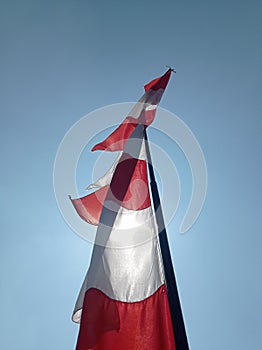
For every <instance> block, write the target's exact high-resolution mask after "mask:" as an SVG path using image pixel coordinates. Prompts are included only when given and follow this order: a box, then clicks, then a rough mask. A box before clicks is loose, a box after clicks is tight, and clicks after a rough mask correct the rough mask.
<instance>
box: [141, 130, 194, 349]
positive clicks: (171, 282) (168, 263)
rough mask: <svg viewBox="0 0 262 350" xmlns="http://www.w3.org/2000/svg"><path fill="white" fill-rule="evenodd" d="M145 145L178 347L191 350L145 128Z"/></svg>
mask: <svg viewBox="0 0 262 350" xmlns="http://www.w3.org/2000/svg"><path fill="white" fill-rule="evenodd" d="M145 145H146V153H147V157H148V170H149V176H150V187H151V193H152V199H153V204H154V210H155V213H156V222H157V225H158V227H159V228H160V229H161V231H160V233H159V244H160V249H161V253H162V258H163V265H164V271H165V279H166V286H167V292H168V301H169V307H170V313H171V318H172V324H173V330H174V336H175V342H176V349H177V350H189V345H188V340H187V335H186V329H185V324H184V319H183V313H182V308H181V304H180V300H179V294H178V289H177V284H176V277H175V273H174V268H173V263H172V259H171V254H170V249H169V244H168V238H167V232H166V229H165V223H164V217H163V212H162V207H161V203H160V197H159V193H158V188H157V183H156V179H155V174H154V168H153V165H152V158H151V154H150V149H149V143H148V138H147V133H146V130H145Z"/></svg>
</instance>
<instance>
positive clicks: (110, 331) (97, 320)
mask: <svg viewBox="0 0 262 350" xmlns="http://www.w3.org/2000/svg"><path fill="white" fill-rule="evenodd" d="M87 349H92V350H112V349H114V350H135V349H139V350H149V349H150V350H176V346H175V340H174V335H173V328H172V322H171V317H170V311H169V305H168V297H167V291H166V286H165V285H162V286H161V287H160V288H159V289H158V290H157V291H156V292H155V293H154V294H153V295H151V296H150V297H149V298H147V299H145V300H143V301H140V302H135V303H123V302H120V301H115V300H112V299H110V298H108V297H107V296H106V295H105V294H103V293H102V292H101V291H99V290H97V289H89V290H88V291H87V292H86V294H85V300H84V304H83V309H82V317H81V324H80V331H79V335H78V340H77V346H76V350H87Z"/></svg>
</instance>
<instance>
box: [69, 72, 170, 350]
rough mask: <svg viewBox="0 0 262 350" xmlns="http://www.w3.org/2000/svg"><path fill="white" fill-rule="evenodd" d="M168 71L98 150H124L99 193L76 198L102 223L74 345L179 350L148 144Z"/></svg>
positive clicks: (83, 211)
mask: <svg viewBox="0 0 262 350" xmlns="http://www.w3.org/2000/svg"><path fill="white" fill-rule="evenodd" d="M170 74H171V69H169V70H168V71H167V72H166V73H165V74H164V75H163V76H161V77H160V78H157V79H155V80H153V81H152V82H150V83H149V84H147V85H145V94H144V95H143V96H142V97H141V99H140V100H139V101H138V103H137V104H136V105H135V107H134V108H133V109H132V110H131V112H130V113H129V115H128V116H127V117H126V118H125V120H124V121H123V123H122V124H120V126H119V127H118V128H117V129H116V130H115V131H114V132H113V133H112V134H110V135H109V136H108V137H107V138H106V139H105V140H104V141H103V142H101V143H99V144H97V145H95V146H94V147H93V150H106V151H119V152H120V153H119V155H118V156H117V158H116V160H115V162H114V164H113V165H112V167H111V168H110V169H109V170H108V172H107V173H106V174H105V175H104V176H103V177H102V178H100V179H99V180H98V181H97V182H96V183H94V184H91V185H90V186H89V187H88V189H92V188H93V189H94V188H95V189H96V190H95V192H93V193H91V194H88V195H87V196H85V197H82V198H76V199H71V201H72V204H73V205H74V207H75V209H76V211H77V213H78V214H79V215H80V217H81V218H82V219H83V220H85V221H87V222H88V223H91V224H94V225H98V227H97V233H96V240H95V245H94V248H93V253H92V257H91V262H90V266H89V269H88V271H87V274H86V277H85V279H84V282H83V285H82V288H81V290H80V293H79V296H78V299H77V302H76V305H75V309H74V312H73V316H72V318H73V321H75V322H80V330H79V335H78V340H77V345H76V350H87V349H93V350H111V349H114V350H120V349H121V350H134V349H139V350H148V349H150V350H176V345H175V340H174V333H173V327H172V321H171V316H170V309H169V303H168V296H167V288H166V280H165V272H164V267H163V260H162V256H161V249H160V246H159V239H158V228H157V223H156V220H155V215H154V212H153V209H152V206H151V199H150V193H149V186H148V174H147V152H146V144H145V142H146V141H145V129H146V128H147V127H148V126H149V125H150V124H151V123H152V122H153V120H154V118H155V113H156V107H157V105H158V103H159V102H160V99H161V97H162V95H163V92H164V90H165V87H166V85H167V83H168V80H169V78H170Z"/></svg>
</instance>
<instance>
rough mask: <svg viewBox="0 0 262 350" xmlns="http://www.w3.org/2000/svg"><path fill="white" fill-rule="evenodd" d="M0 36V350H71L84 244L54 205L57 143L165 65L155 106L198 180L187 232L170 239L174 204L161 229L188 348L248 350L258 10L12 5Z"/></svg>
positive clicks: (256, 170) (254, 256)
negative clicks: (200, 194)
mask: <svg viewBox="0 0 262 350" xmlns="http://www.w3.org/2000/svg"><path fill="white" fill-rule="evenodd" d="M0 28H1V29H0V35H1V58H0V60H1V68H0V69H1V97H2V102H1V107H0V110H1V125H2V127H1V138H0V142H1V155H2V157H1V158H2V161H1V163H2V172H1V193H2V196H1V198H2V199H1V212H2V215H1V265H0V266H1V267H0V269H1V310H2V317H1V330H2V332H1V333H2V335H1V338H0V347H1V348H2V349H7V350H14V349H17V348H18V347H19V349H21V350H24V349H26V350H35V349H38V350H46V349H49V350H52V349H63V350H70V349H73V348H74V345H75V340H76V336H77V331H78V326H77V325H74V324H73V323H72V322H71V320H70V317H71V311H72V309H73V306H74V302H75V299H76V296H77V293H78V290H79V288H80V285H81V282H82V279H83V277H84V274H85V271H86V269H87V267H88V262H89V258H90V251H91V248H92V246H91V245H90V244H88V243H87V242H85V241H84V240H82V239H81V238H79V237H78V236H77V235H76V234H75V233H73V232H72V231H71V230H70V228H69V227H68V226H67V224H66V223H65V221H64V220H63V218H62V216H61V214H60V212H59V209H58V208H57V204H56V201H55V196H54V191H53V164H54V159H55V155H56V151H57V148H58V146H59V143H60V141H61V140H62V138H63V136H64V134H65V133H66V132H67V130H68V129H69V128H70V127H71V126H72V125H73V124H74V123H75V122H77V121H78V120H79V119H80V118H81V117H82V116H84V115H86V114H87V113H89V112H91V111H93V110H94V109H97V108H100V107H103V106H106V105H108V104H112V103H118V102H126V101H135V100H137V99H138V98H139V97H140V96H141V94H142V86H143V85H144V84H145V83H147V82H148V81H149V80H150V79H152V78H155V77H156V76H158V75H160V74H162V73H163V72H164V65H165V64H170V65H175V67H176V69H177V74H176V75H175V76H173V77H172V81H171V82H170V84H169V86H168V89H167V91H166V93H165V96H164V98H163V100H162V102H161V106H162V107H164V108H166V109H169V110H170V111H172V112H173V113H175V114H177V115H178V116H179V117H180V118H181V119H183V120H184V122H185V123H187V125H188V126H189V127H190V128H191V130H192V131H193V132H194V134H195V136H196V137H197V139H198V141H199V143H200V145H201V147H202V150H203V152H204V154H205V158H206V163H207V168H208V176H209V187H208V192H207V198H206V203H205V205H204V208H203V211H202V213H201V215H200V217H199V219H198V220H197V222H196V224H195V225H194V226H193V227H192V228H191V230H190V231H189V232H188V233H187V234H186V235H180V234H179V233H178V227H179V223H180V222H179V220H180V216H181V215H182V214H181V209H179V210H178V213H177V218H175V220H174V222H173V223H172V225H170V227H169V228H168V232H169V236H170V245H171V251H172V255H173V259H174V264H175V268H176V274H177V279H178V284H179V290H180V293H181V300H182V304H183V310H184V315H185V320H186V326H187V332H188V337H189V342H190V345H191V348H192V350H218V349H219V350H220V349H225V350H227V349H229V350H234V349H237V350H244V349H260V348H262V338H261V321H262V319H261V318H262V316H261V314H262V301H261V294H262V282H261V264H262V255H261V243H262V238H261V222H260V218H261V147H262V145H261V131H262V124H261V97H260V95H261V70H262V69H261V2H259V1H249V2H246V1H219V2H218V1H213V0H211V1H202V0H200V1H198V2H197V1H184V2H182V1H165V0H164V1H161V2H160V1H159V2H156V1H154V0H152V1H143V2H141V1H132V2H125V1H100V2H97V3H95V2H91V1H83V0H78V1H72V0H70V1H69V0H63V1H61V0H57V1H50V0H47V1H28V0H25V1H18V0H12V1H9V2H5V3H3V2H2V3H1V11H0ZM123 117H124V116H123ZM152 135H153V133H152ZM180 158H182V157H180ZM183 164H184V163H183V162H182V161H181V163H179V164H176V165H177V167H178V170H179V171H180V176H181V173H182V174H183V172H185V173H186V171H185V170H184V169H183ZM187 170H188V169H187ZM88 171H89V170H88ZM90 172H91V170H90ZM170 181H172V179H170ZM182 181H183V180H182ZM189 186H191V183H190V180H188V177H187V175H185V178H184V182H183V183H182V188H187V187H189ZM185 191H187V190H185Z"/></svg>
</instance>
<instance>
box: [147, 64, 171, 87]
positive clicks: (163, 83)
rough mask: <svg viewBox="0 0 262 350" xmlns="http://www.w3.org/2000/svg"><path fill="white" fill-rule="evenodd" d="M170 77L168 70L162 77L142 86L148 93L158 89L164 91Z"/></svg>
mask: <svg viewBox="0 0 262 350" xmlns="http://www.w3.org/2000/svg"><path fill="white" fill-rule="evenodd" d="M170 75H171V69H169V70H168V71H167V72H166V73H165V74H164V75H162V76H161V77H160V78H156V79H154V80H152V81H150V83H148V84H146V85H145V86H144V89H145V91H148V90H150V89H152V90H155V91H156V90H159V89H165V88H166V86H167V84H168V81H169V78H170Z"/></svg>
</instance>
